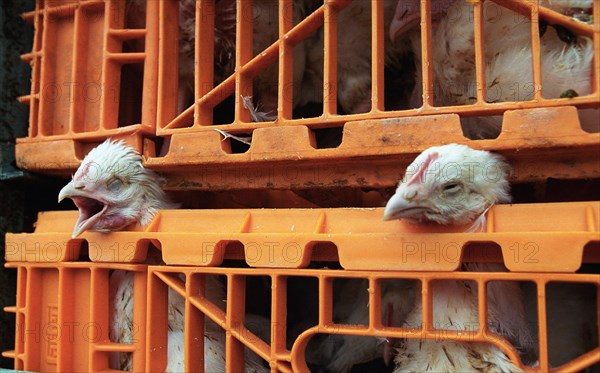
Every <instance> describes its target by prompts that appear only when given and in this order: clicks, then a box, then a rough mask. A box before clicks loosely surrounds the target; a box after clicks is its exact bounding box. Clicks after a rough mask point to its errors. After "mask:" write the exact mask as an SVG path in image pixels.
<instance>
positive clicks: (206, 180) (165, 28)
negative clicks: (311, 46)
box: [16, 0, 600, 190]
mask: <svg viewBox="0 0 600 373" xmlns="http://www.w3.org/2000/svg"><path fill="white" fill-rule="evenodd" d="M490 1H491V0H490ZM498 3H499V4H500V5H501V6H503V7H510V8H511V9H514V10H516V11H518V12H520V13H521V14H524V15H526V16H527V17H529V18H530V19H531V27H532V29H531V30H532V50H533V52H534V53H533V56H534V58H533V65H532V69H533V71H534V74H533V76H534V83H535V87H536V90H535V92H534V95H533V98H532V99H531V100H529V101H517V102H498V103H490V102H485V100H484V97H485V85H484V84H481V82H482V81H483V77H484V71H483V66H484V65H483V61H482V58H481V55H482V52H481V51H482V46H483V45H484V42H485V41H484V40H483V37H482V32H481V27H482V25H481V12H482V7H481V2H480V1H472V2H469V4H472V5H469V6H473V7H474V15H475V44H476V45H475V52H476V55H477V56H479V58H478V59H477V64H476V65H477V77H478V79H477V87H478V88H477V102H476V103H474V104H472V105H462V106H443V107H436V106H434V105H433V99H434V95H433V93H432V94H425V95H424V105H423V107H421V108H417V109H409V110H388V109H386V108H385V107H384V100H383V92H384V89H385V87H384V77H383V75H384V74H383V71H384V62H383V60H384V59H383V57H382V56H383V53H384V40H385V38H387V37H388V36H387V34H386V32H385V30H384V22H383V2H382V1H374V2H371V4H372V9H371V12H372V15H373V17H372V22H371V39H372V43H371V45H372V48H371V53H372V55H373V56H376V57H377V58H373V61H374V62H373V63H372V71H371V73H372V74H371V78H372V87H371V91H372V97H371V99H372V103H373V105H372V108H371V111H370V112H368V113H361V114H351V115H340V114H338V113H337V111H336V110H337V97H336V88H335V87H336V84H335V83H336V79H337V69H338V66H337V65H338V61H337V43H336V40H337V28H338V27H337V17H338V15H339V14H340V12H344V10H345V8H346V7H347V6H348V5H349V4H350V1H349V0H328V1H326V2H325V3H324V5H322V6H320V7H319V8H318V9H317V10H316V11H314V12H313V13H311V14H308V15H307V16H306V17H305V18H304V19H303V20H302V21H301V22H299V23H298V24H296V25H293V24H292V23H293V22H292V20H293V18H294V17H292V16H291V13H292V5H293V2H292V1H291V0H280V1H279V2H278V3H277V4H278V12H277V16H278V24H279V33H278V34H279V38H278V39H277V40H276V41H275V42H274V43H273V44H271V45H270V46H269V47H268V48H267V49H265V50H264V51H263V52H262V53H258V54H257V55H256V56H255V57H252V52H253V51H252V40H251V39H252V32H251V31H249V30H251V29H252V26H253V25H252V17H244V22H238V23H237V26H238V29H237V37H236V51H237V55H236V56H235V57H236V58H235V60H236V70H235V73H234V74H233V75H231V76H229V77H228V78H226V79H225V80H224V81H223V82H222V83H220V84H219V85H218V86H216V87H213V84H212V82H213V79H214V71H213V63H212V62H213V60H214V50H213V48H214V40H213V36H214V35H213V34H214V15H215V11H214V10H215V1H214V0H202V1H200V0H199V1H198V2H197V4H196V31H195V32H196V45H195V54H196V59H197V60H198V61H201V62H202V63H197V64H196V71H195V82H194V85H195V98H196V103H195V104H194V105H193V106H191V107H189V108H188V109H187V110H185V111H184V112H183V113H182V114H181V115H177V96H178V94H177V91H178V87H177V84H178V83H177V80H178V79H177V74H178V69H177V66H178V64H177V63H176V62H177V61H178V40H177V35H178V34H179V32H178V9H179V2H178V1H174V0H169V1H148V2H147V7H148V16H147V20H146V28H145V29H129V30H128V29H122V28H120V27H122V22H123V19H122V18H123V17H122V11H123V9H125V8H124V5H123V4H125V3H124V2H122V1H117V0H112V1H106V2H102V1H98V0H95V1H92V0H88V1H81V2H69V3H63V2H46V3H44V2H43V1H42V0H38V3H37V5H36V10H35V11H34V12H31V13H28V14H26V15H25V18H26V19H29V20H31V21H32V22H33V23H34V26H35V35H36V37H35V40H34V46H33V51H32V53H30V54H27V55H25V56H24V58H25V59H26V60H28V61H31V63H32V66H33V81H32V94H31V95H29V96H26V97H25V98H24V99H23V101H24V102H25V103H28V104H29V105H30V108H31V118H30V133H29V136H28V137H27V138H25V139H21V140H20V141H19V143H18V145H17V150H16V151H17V163H18V165H19V166H20V167H22V168H25V169H30V170H37V171H44V172H55V173H63V174H66V173H69V172H72V171H73V170H74V169H75V168H76V167H77V165H78V164H79V162H80V160H81V159H82V158H83V156H84V155H85V154H86V153H87V151H89V149H90V148H91V147H93V146H94V145H96V144H98V143H99V142H100V141H102V139H104V138H105V137H108V136H110V137H122V136H124V134H129V135H126V136H128V140H129V142H130V143H132V145H134V146H135V147H136V148H137V149H139V150H142V151H143V153H144V154H145V155H146V156H148V157H150V158H148V159H147V162H146V165H147V166H149V167H151V168H154V169H156V170H159V171H161V172H164V173H166V174H167V176H168V180H169V184H168V186H167V187H168V188H170V189H205V190H225V189H249V188H311V187H337V186H350V187H366V186H371V187H388V186H392V185H394V184H395V183H396V182H397V176H396V175H398V174H400V173H401V171H402V170H403V167H404V166H405V165H406V164H408V162H409V159H410V158H412V157H413V156H414V155H415V154H416V153H418V152H420V151H422V150H423V149H425V148H427V147H428V146H430V145H440V144H442V143H448V142H458V143H469V144H471V145H473V146H474V147H478V148H484V149H489V150H499V151H500V152H502V153H504V154H505V155H507V156H509V158H512V159H511V161H512V163H513V164H514V165H515V167H516V168H517V172H516V173H515V174H514V175H513V181H529V180H544V179H546V178H548V177H556V178H589V177H598V176H599V175H600V164H599V162H596V161H595V158H594V157H589V154H591V152H597V149H598V146H599V145H600V140H599V138H598V136H597V135H596V134H589V133H586V132H584V131H582V130H581V126H580V124H579V120H578V117H577V114H576V111H575V108H599V107H600V93H599V90H598V87H599V86H600V84H599V79H600V74H596V73H594V75H593V76H592V77H591V80H592V86H593V92H592V93H591V94H589V95H586V96H579V97H574V98H569V99H567V98H560V99H545V98H542V97H541V93H540V92H541V85H540V84H539V82H540V61H539V58H538V57H537V55H538V53H537V52H538V51H539V38H538V36H539V33H538V28H537V25H538V23H539V20H545V21H547V22H549V23H552V24H557V25H563V26H565V27H567V28H568V29H569V30H571V31H573V32H574V33H576V34H578V35H586V36H589V37H592V38H593V43H594V51H595V54H594V61H593V64H594V69H593V71H594V72H595V71H599V70H600V58H599V57H598V56H599V55H600V16H599V14H600V9H599V7H598V6H595V7H594V20H595V21H594V24H592V25H587V24H583V23H579V22H576V21H574V20H573V19H571V18H570V17H567V16H564V15H562V14H559V13H557V12H555V11H552V10H550V9H547V8H544V7H538V6H537V3H535V2H530V1H525V0H510V1H506V2H504V1H502V2H500V1H498ZM534 3H535V4H534ZM277 4H275V2H274V3H273V5H277ZM421 6H422V8H423V10H424V11H423V12H421V14H422V25H424V27H422V28H421V33H422V36H423V38H422V39H423V40H424V43H423V46H422V52H423V60H424V61H427V59H428V58H430V57H428V56H430V55H431V40H430V39H431V19H430V17H429V16H428V15H429V14H430V13H429V12H427V11H426V10H427V9H428V8H429V7H430V6H431V5H430V4H429V1H426V0H423V1H422V2H421ZM251 8H252V4H251V2H244V1H240V3H239V4H238V6H237V8H236V9H237V12H238V13H239V14H251V13H252V9H251ZM248 12H250V13H248ZM63 13H64V16H62V14H63ZM87 13H91V14H94V15H97V16H98V18H101V19H103V20H104V22H95V23H92V22H87V21H86V17H84V16H83V15H85V14H87ZM53 14H55V15H53ZM106 15H116V16H117V17H116V18H117V20H113V19H112V18H111V17H107V16H106ZM92 18H94V19H95V18H96V17H92ZM50 20H56V21H57V22H50ZM111 22H117V23H118V24H115V25H113V24H111ZM100 24H101V25H100ZM321 27H322V28H323V29H324V32H325V40H324V53H325V62H324V82H323V94H324V97H327V99H326V100H324V102H323V114H322V115H320V116H317V117H313V118H293V117H292V106H291V105H292V102H291V101H292V100H290V99H288V98H289V97H290V96H289V95H290V92H287V91H286V89H285V87H289V86H290V84H291V83H293V62H294V61H293V60H294V58H293V53H292V52H293V50H294V47H295V46H297V45H298V44H299V43H301V42H302V41H303V40H304V39H305V38H307V37H309V35H310V34H311V33H312V32H314V31H315V30H317V29H319V28H321ZM75 28H77V31H86V32H82V33H78V32H74V30H75ZM144 35H145V45H146V46H145V50H144V52H143V53H142V52H134V53H127V52H122V51H121V49H119V48H120V46H121V44H122V42H123V41H124V40H129V39H134V40H135V39H136V38H142V37H144ZM90 38H94V39H98V40H97V43H96V44H102V43H104V44H103V45H104V46H107V47H106V48H108V46H111V45H112V46H113V47H114V48H116V49H114V50H111V49H106V50H105V51H104V52H102V57H98V59H99V60H100V59H101V60H102V61H104V62H103V63H102V66H101V68H100V69H98V68H96V69H94V68H93V66H90V64H89V63H88V61H90V60H92V59H93V58H94V56H96V54H98V53H100V52H98V51H100V50H101V49H102V48H98V49H94V50H93V51H92V49H93V48H87V49H85V48H83V46H86V45H92V44H94V43H92V44H86V43H84V39H90ZM57 40H58V41H57ZM59 42H60V43H61V48H60V51H61V52H60V53H53V52H52V50H53V47H56V45H57V44H58V43H59ZM63 44H64V45H67V46H69V45H72V46H73V48H72V53H62V50H65V48H64V45H63ZM88 49H89V50H88ZM66 50H67V51H71V49H69V48H66ZM102 50H104V49H102ZM90 54H93V56H92V55H90ZM42 57H44V58H42ZM136 61H143V62H144V70H145V71H144V82H143V87H144V88H143V102H142V105H141V117H142V120H141V123H142V124H141V125H130V126H125V127H117V124H116V123H115V120H117V119H115V118H117V117H118V106H119V105H118V103H116V102H115V100H112V99H111V98H110V97H107V95H103V96H102V100H101V101H102V102H105V103H104V104H98V103H96V102H94V103H89V102H87V101H88V100H83V101H82V99H81V97H82V95H75V92H76V90H71V91H72V92H71V91H70V93H69V94H71V96H73V99H69V100H65V99H61V100H50V98H52V95H49V94H47V95H44V94H42V93H43V89H44V88H45V87H52V86H53V84H55V81H56V85H58V86H61V84H63V85H64V84H65V83H68V81H69V80H74V82H75V83H81V84H79V86H81V85H82V84H84V85H85V84H88V83H90V82H91V83H92V84H96V83H98V82H99V83H98V84H109V83H117V84H118V82H119V74H120V69H119V68H118V66H120V64H122V63H128V62H136ZM274 63H277V64H278V69H279V71H278V77H279V80H278V83H279V88H278V89H279V97H278V110H277V114H278V116H277V119H276V120H275V122H251V120H250V116H249V113H248V110H246V109H245V108H244V107H243V103H242V100H241V97H240V95H241V94H244V95H250V94H252V81H253V79H254V78H256V76H258V75H260V73H261V72H263V71H265V69H267V68H268V67H269V66H271V65H273V64H274ZM54 65H56V66H61V65H62V66H66V67H67V69H58V68H57V67H56V66H54ZM115 66H117V67H115ZM207 66H209V68H206V67H207ZM423 66H425V68H424V69H423V88H424V92H432V90H431V88H432V84H433V83H432V73H431V64H428V63H424V64H423ZM69 77H72V79H70V78H69ZM207 82H210V84H209V83H207ZM75 87H77V86H75ZM129 93H130V92H125V91H122V92H120V94H121V96H123V95H125V94H129ZM138 93H139V92H138ZM230 95H233V97H234V98H235V101H236V102H235V109H234V111H235V120H234V121H233V123H231V124H224V125H213V113H212V110H213V108H214V107H215V106H216V105H217V104H219V102H221V101H222V100H224V99H225V98H227V97H228V96H230ZM71 96H69V97H71ZM61 97H63V98H64V97H65V95H62V96H61ZM77 100H79V101H82V102H79V101H77ZM76 103H77V105H76ZM479 115H482V116H488V115H504V123H503V131H502V133H501V135H500V137H499V138H498V139H496V140H486V141H471V140H469V139H467V138H466V137H464V136H463V135H462V131H461V129H460V126H459V124H460V117H468V116H479ZM459 116H460V117H459ZM57 118H59V119H60V120H58V119H57ZM98 118H99V119H98ZM90 123H96V124H90ZM524 123H526V124H527V126H522V124H524ZM340 126H343V127H344V130H343V136H342V138H341V145H340V146H338V147H336V148H326V149H320V148H319V146H318V145H317V143H316V135H315V132H314V130H317V129H321V128H326V127H340ZM431 126H435V128H436V130H435V131H432V130H431ZM215 129H220V130H223V131H226V132H228V133H231V134H234V135H236V134H237V135H242V134H243V135H249V134H252V135H253V139H252V145H251V146H250V148H249V149H248V150H247V151H246V152H244V153H239V152H236V151H234V150H232V144H231V141H232V140H231V139H226V140H225V141H222V140H223V139H222V136H221V135H220V134H218V133H217V132H216V131H214V130H215ZM557 130H559V132H557ZM130 131H131V132H130ZM132 134H135V135H132ZM154 134H155V135H157V136H158V137H159V138H164V139H166V140H169V141H165V144H166V143H169V142H170V146H167V145H165V146H164V149H162V151H163V152H164V151H166V150H168V151H167V152H166V156H164V157H163V156H159V157H157V154H158V153H159V151H160V149H157V148H156V145H157V144H158V145H160V141H159V142H158V143H154V142H153V141H151V140H150V139H148V140H145V139H143V137H146V136H147V135H148V136H150V135H154ZM549 134H552V135H554V134H556V136H553V139H552V141H551V142H547V141H545V140H544V139H545V138H547V137H549ZM40 140H43V143H39V141H40ZM40 146H42V147H43V148H40ZM523 149H526V150H527V151H525V152H521V150H523ZM530 152H531V154H530ZM542 153H543V154H544V156H543V157H540V158H539V159H538V158H537V157H536V156H534V155H537V154H542ZM571 164H576V165H577V167H571V166H569V165H571ZM290 169H291V170H290Z"/></svg>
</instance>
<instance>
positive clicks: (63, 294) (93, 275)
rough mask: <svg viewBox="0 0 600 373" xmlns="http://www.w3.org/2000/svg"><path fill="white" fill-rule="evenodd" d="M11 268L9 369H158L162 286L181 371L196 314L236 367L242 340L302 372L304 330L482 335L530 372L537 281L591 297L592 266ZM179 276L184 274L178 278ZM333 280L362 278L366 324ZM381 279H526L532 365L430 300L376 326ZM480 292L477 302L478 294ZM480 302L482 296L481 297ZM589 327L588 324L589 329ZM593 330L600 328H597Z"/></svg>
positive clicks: (587, 358)
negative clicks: (124, 295) (117, 288)
mask: <svg viewBox="0 0 600 373" xmlns="http://www.w3.org/2000/svg"><path fill="white" fill-rule="evenodd" d="M6 266H7V267H9V268H16V269H17V272H18V291H17V305H16V306H14V307H7V308H6V309H5V311H7V312H13V313H15V314H16V316H17V324H16V326H17V328H16V336H15V350H13V351H7V352H4V353H3V355H4V356H6V357H10V358H14V359H15V369H24V370H30V371H48V372H53V371H56V372H61V371H90V372H97V371H106V370H107V369H108V368H109V361H110V358H111V356H112V355H113V354H116V353H122V352H128V353H131V354H132V367H133V371H164V369H165V366H166V363H167V358H168V356H167V344H168V331H167V328H168V326H167V302H168V296H167V294H168V292H167V289H169V288H171V289H173V290H174V291H175V292H176V293H178V294H180V295H181V296H183V297H184V299H185V303H186V308H185V309H186V311H185V319H186V324H185V335H186V339H185V351H186V352H185V358H184V363H185V367H186V371H202V370H201V369H202V367H203V363H202V354H201V353H198V351H202V349H203V348H204V342H203V340H204V338H203V337H202V335H203V333H204V331H203V330H204V328H203V327H202V325H203V324H204V322H205V319H206V320H208V319H210V320H212V321H213V322H214V323H215V324H216V325H218V326H219V327H220V328H222V329H223V330H224V333H225V338H226V355H225V362H224V364H225V368H226V369H227V370H226V371H241V364H242V363H243V361H244V360H243V354H244V352H243V351H244V348H245V347H247V348H249V349H250V350H251V351H253V353H255V354H256V355H258V356H259V357H260V358H262V359H263V360H264V361H265V362H266V363H268V366H270V368H271V371H272V372H308V368H307V366H306V362H305V358H304V356H305V355H304V354H305V349H306V347H307V345H308V343H309V342H310V339H311V338H312V337H314V336H315V335H317V334H344V335H356V336H372V337H386V338H419V339H424V338H426V339H435V340H440V339H450V340H454V341H457V340H461V341H468V342H486V343H491V344H493V345H495V346H497V347H498V348H500V349H502V350H503V351H504V352H505V353H507V355H508V356H509V357H510V358H511V359H512V360H513V361H514V362H515V363H516V364H517V365H519V366H521V367H523V368H525V371H529V372H546V371H550V366H549V362H548V347H547V343H548V335H547V328H548V327H547V326H546V323H547V319H546V312H547V310H546V302H545V299H546V290H545V289H546V286H547V285H548V284H549V283H550V282H567V283H586V284H592V285H593V286H595V289H596V291H595V292H596V294H597V296H600V295H599V294H598V290H597V289H598V287H599V286H600V278H599V276H598V275H597V274H572V273H571V274H559V273H552V274H540V273H529V272H525V273H514V272H502V273H493V272H480V273H477V272H397V271H388V272H384V271H382V272H376V273H374V272H373V271H341V270H330V269H319V270H315V269H248V268H201V267H173V266H146V265H123V264H105V263H78V262H69V263H16V262H13V263H8V264H7V265H6ZM113 269H119V270H126V271H132V272H134V273H135V275H134V309H133V322H134V323H135V324H134V325H139V326H140V327H139V328H136V332H135V334H134V339H133V342H132V343H131V344H124V343H114V342H111V341H110V339H109V337H108V335H107V330H108V320H109V316H108V302H109V300H108V281H109V275H110V271H111V270H113ZM181 275H183V278H182V277H181ZM207 275H222V276H225V277H226V279H227V292H226V294H227V298H226V306H225V307H224V309H222V308H223V305H221V304H214V303H212V301H210V300H208V299H207V298H205V297H204V296H203V294H204V293H203V292H204V290H202V289H204V283H205V281H206V276H207ZM256 276H262V277H267V278H269V280H270V282H271V284H272V285H271V287H270V292H271V302H270V305H268V306H269V307H270V310H271V317H270V325H271V331H270V337H269V340H267V341H263V340H262V339H260V338H259V337H258V336H256V335H255V334H254V333H252V332H251V331H250V330H249V326H248V325H247V323H246V322H245V315H246V312H245V311H246V310H245V305H244V300H245V299H246V296H247V287H246V281H247V280H250V279H251V278H252V277H256ZM298 277H302V278H312V279H314V280H315V281H317V283H318V300H319V306H318V315H319V317H318V320H315V325H314V326H312V327H305V328H304V329H303V330H301V331H300V333H299V335H298V336H297V337H296V338H294V339H293V343H292V345H291V347H289V348H288V347H286V341H287V340H288V338H290V335H289V331H288V329H286V325H287V322H288V318H287V315H288V312H289V310H288V309H287V307H288V306H287V303H286V299H287V297H288V296H289V295H293V294H290V293H289V292H288V281H290V279H293V278H298ZM336 279H338V280H339V279H346V280H349V279H363V280H366V281H367V282H368V291H369V310H370V311H369V312H370V313H369V315H370V316H369V321H368V325H364V326H356V325H346V324H341V323H336V322H334V321H333V318H332V312H333V311H332V310H333V307H334V304H333V296H334V294H335V291H334V286H333V282H334V281H335V280H336ZM390 279H407V280H415V281H419V282H421V288H422V289H423V292H422V294H423V301H424V302H423V303H424V304H426V301H427V297H428V294H430V292H428V289H429V286H430V284H431V282H432V281H440V280H469V281H474V282H475V283H476V284H477V288H478V292H479V298H480V302H485V299H486V290H485V289H486V287H487V283H489V282H490V281H526V282H530V283H534V284H535V288H536V291H535V293H534V294H533V295H532V296H534V297H537V299H538V301H539V302H538V303H537V308H536V313H537V315H538V316H537V317H538V318H539V320H540V321H539V325H538V328H539V329H538V333H539V351H540V352H539V356H540V361H539V366H537V367H535V368H533V367H524V366H523V364H522V363H521V361H520V358H519V355H518V352H517V351H516V350H515V348H514V347H513V346H512V345H511V344H510V343H509V342H507V341H506V340H505V339H503V338H499V337H498V336H496V335H495V334H493V333H490V332H489V330H487V328H483V329H481V330H475V331H469V332H464V331H463V332H462V333H461V332H457V331H456V330H445V329H439V328H434V326H433V325H431V322H429V323H427V321H426V320H431V317H432V309H431V307H427V308H425V309H424V313H423V316H422V317H423V321H424V324H423V325H429V327H425V328H424V329H420V328H406V327H390V326H384V325H383V324H382V320H381V318H380V317H379V315H381V307H382V304H381V299H380V294H381V291H382V290H381V289H382V284H383V283H384V282H385V281H386V280H390ZM481 299H483V300H484V301H481ZM480 304H484V303H480ZM480 310H481V311H480V312H479V315H478V319H479V325H487V322H486V320H487V307H484V306H480ZM598 316H599V317H600V315H598ZM594 333H596V332H594ZM598 334H600V331H598ZM598 362H600V347H596V348H595V349H592V350H590V351H587V352H585V353H583V354H582V355H580V356H578V357H576V358H574V359H572V360H571V361H569V362H566V363H564V364H562V365H561V366H558V367H557V366H554V367H552V368H554V369H552V371H577V370H580V369H583V368H585V367H587V366H591V365H593V364H597V363H598Z"/></svg>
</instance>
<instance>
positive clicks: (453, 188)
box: [444, 183, 460, 193]
mask: <svg viewBox="0 0 600 373" xmlns="http://www.w3.org/2000/svg"><path fill="white" fill-rule="evenodd" d="M459 189H460V184H459V183H449V184H446V185H444V193H456V192H458V191H459Z"/></svg>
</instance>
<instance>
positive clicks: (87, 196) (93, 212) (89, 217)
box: [58, 181, 108, 238]
mask: <svg viewBox="0 0 600 373" xmlns="http://www.w3.org/2000/svg"><path fill="white" fill-rule="evenodd" d="M65 198H71V199H72V200H73V202H74V203H75V206H77V209H78V210H79V218H78V219H77V222H76V223H75V228H74V229H73V234H71V238H76V237H77V236H79V235H80V234H82V233H83V232H85V231H86V230H88V229H89V228H90V227H91V226H92V225H93V224H94V223H95V222H96V221H98V219H100V217H101V216H102V215H103V214H104V213H105V212H106V210H107V209H108V203H107V202H106V201H104V200H103V199H100V198H98V197H97V196H95V195H94V193H93V192H89V191H86V190H85V189H84V188H78V187H75V185H74V184H73V182H72V181H71V182H70V183H69V184H67V185H65V186H64V188H62V189H61V191H60V193H58V202H61V201H62V200H63V199H65Z"/></svg>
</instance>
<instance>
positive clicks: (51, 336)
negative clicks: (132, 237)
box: [2, 262, 147, 372]
mask: <svg viewBox="0 0 600 373" xmlns="http://www.w3.org/2000/svg"><path fill="white" fill-rule="evenodd" d="M6 266H7V267H8V268H16V269H17V304H16V306H14V307H6V308H5V309H4V311H6V312H12V313H15V314H16V335H15V349H14V350H13V351H7V352H3V353H2V355H3V356H5V357H9V358H13V359H14V360H15V366H14V368H15V369H18V370H27V371H36V372H52V371H54V372H67V371H69V372H98V371H106V370H107V369H108V367H109V361H110V355H111V353H114V352H130V353H132V354H133V362H134V366H135V367H143V364H144V352H145V335H146V330H145V327H144V326H145V325H146V302H145V300H146V288H147V286H146V283H147V281H146V280H147V273H146V271H147V266H145V265H126V264H112V265H111V266H110V267H109V266H106V265H105V266H100V265H97V264H95V263H89V262H88V263H68V264H66V265H65V264H61V265H58V266H56V265H53V264H41V265H40V264H36V265H29V264H26V263H12V264H6ZM113 269H122V270H127V271H132V272H134V273H135V274H134V280H133V284H134V285H133V287H134V290H133V294H134V298H135V299H142V300H144V301H142V302H137V301H136V302H134V310H133V314H132V319H133V322H134V323H135V325H138V326H140V327H139V328H138V329H137V330H136V331H135V332H136V333H135V339H136V342H137V343H134V344H130V345H129V344H118V343H113V342H111V341H110V339H109V335H108V323H109V275H110V271H111V270H113ZM137 371H143V369H139V368H138V369H137Z"/></svg>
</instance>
